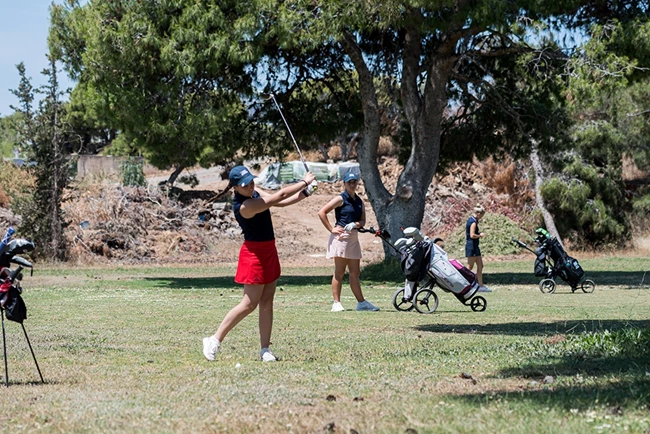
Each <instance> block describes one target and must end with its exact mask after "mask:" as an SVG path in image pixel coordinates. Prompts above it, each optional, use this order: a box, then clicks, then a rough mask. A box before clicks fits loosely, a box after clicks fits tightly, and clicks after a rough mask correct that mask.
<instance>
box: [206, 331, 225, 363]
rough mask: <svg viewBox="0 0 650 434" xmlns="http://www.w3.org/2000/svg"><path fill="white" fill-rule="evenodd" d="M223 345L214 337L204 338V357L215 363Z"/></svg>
mask: <svg viewBox="0 0 650 434" xmlns="http://www.w3.org/2000/svg"><path fill="white" fill-rule="evenodd" d="M219 345H221V343H220V342H219V341H218V340H217V338H215V337H214V336H210V337H208V338H203V355H204V356H205V358H206V359H208V360H209V361H211V362H213V361H214V358H215V357H216V356H217V353H218V352H219Z"/></svg>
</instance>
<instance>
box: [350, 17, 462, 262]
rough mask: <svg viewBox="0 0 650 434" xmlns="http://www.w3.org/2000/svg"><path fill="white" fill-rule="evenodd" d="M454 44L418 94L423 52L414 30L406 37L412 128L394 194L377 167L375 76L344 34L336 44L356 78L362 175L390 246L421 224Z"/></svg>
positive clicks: (404, 94) (406, 102)
mask: <svg viewBox="0 0 650 434" xmlns="http://www.w3.org/2000/svg"><path fill="white" fill-rule="evenodd" d="M456 41H457V39H453V38H450V39H449V40H447V41H446V43H445V44H443V46H442V47H440V48H439V49H438V53H439V56H438V57H432V58H430V59H429V60H430V63H429V66H428V68H427V71H426V73H427V80H426V82H425V84H424V93H423V94H422V90H421V87H420V82H419V77H420V74H421V64H420V61H421V54H422V50H421V39H420V35H419V33H418V32H417V31H416V30H414V29H413V30H411V31H408V32H407V34H406V38H405V49H404V59H403V70H402V80H401V98H402V103H403V106H404V113H405V116H406V119H407V122H408V123H409V125H410V128H411V136H412V144H411V154H410V156H409V159H408V161H407V162H406V164H405V165H404V169H403V170H402V173H401V174H400V176H399V178H398V181H397V187H396V190H395V193H394V194H391V193H390V192H389V191H388V190H387V189H386V187H385V186H384V183H383V181H382V179H381V176H380V173H379V169H378V167H377V148H378V146H379V136H380V130H381V124H380V116H379V104H378V101H377V93H376V90H375V87H374V81H373V80H374V77H373V76H372V74H371V73H370V71H369V69H368V67H367V65H366V63H365V61H364V59H363V56H362V53H361V50H360V48H359V46H358V45H357V44H356V39H355V38H354V36H353V35H352V34H349V33H347V34H345V35H344V37H343V39H342V41H341V45H342V46H343V49H344V50H345V52H346V53H347V54H348V56H349V57H350V59H351V60H352V63H353V64H354V66H355V69H356V70H357V73H358V74H359V90H360V93H361V101H362V105H363V114H364V134H363V140H362V141H361V142H360V143H359V145H358V151H357V157H358V160H359V166H360V168H361V174H362V177H363V181H364V185H365V188H366V191H367V192H368V198H369V199H370V203H371V205H372V208H373V210H374V212H375V216H376V217H377V222H378V224H379V227H380V228H381V229H385V230H388V231H389V233H390V235H391V241H392V242H394V241H395V240H397V239H398V238H399V237H401V235H402V228H407V227H409V226H414V227H417V228H419V227H420V225H421V224H422V219H423V217H424V206H425V200H426V193H427V190H428V188H429V185H430V184H431V180H432V179H433V176H434V174H435V172H436V168H437V166H438V160H439V155H440V135H441V121H442V116H443V112H444V109H445V107H446V105H447V95H446V84H447V82H448V78H449V74H450V73H451V68H452V66H453V64H454V62H455V59H454V56H452V55H450V53H451V52H453V49H454V47H455V42H456ZM441 59H444V60H441ZM384 252H385V253H386V257H387V258H388V257H389V255H394V254H395V252H394V251H393V250H392V249H390V248H389V247H388V246H384Z"/></svg>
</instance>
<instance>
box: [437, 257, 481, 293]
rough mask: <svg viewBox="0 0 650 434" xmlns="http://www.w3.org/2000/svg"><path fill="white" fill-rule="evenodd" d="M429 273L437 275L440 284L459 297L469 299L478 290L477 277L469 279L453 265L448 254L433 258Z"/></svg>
mask: <svg viewBox="0 0 650 434" xmlns="http://www.w3.org/2000/svg"><path fill="white" fill-rule="evenodd" d="M461 266H462V265H461ZM468 271H469V270H468ZM429 273H431V274H432V275H433V277H435V279H436V283H437V284H438V286H440V287H441V288H442V289H444V290H446V291H449V292H452V293H454V295H456V297H458V298H459V299H462V300H469V299H470V298H472V297H473V296H474V294H475V293H476V291H477V290H478V282H476V279H473V280H472V281H471V282H470V281H468V280H467V279H466V278H465V276H464V275H463V274H462V273H461V272H460V271H459V270H458V269H456V267H455V266H454V265H452V263H451V262H450V261H449V259H447V256H446V254H445V255H444V256H442V255H439V256H438V257H436V258H434V259H432V261H431V264H430V265H429ZM470 273H471V272H470ZM472 274H474V273H472Z"/></svg>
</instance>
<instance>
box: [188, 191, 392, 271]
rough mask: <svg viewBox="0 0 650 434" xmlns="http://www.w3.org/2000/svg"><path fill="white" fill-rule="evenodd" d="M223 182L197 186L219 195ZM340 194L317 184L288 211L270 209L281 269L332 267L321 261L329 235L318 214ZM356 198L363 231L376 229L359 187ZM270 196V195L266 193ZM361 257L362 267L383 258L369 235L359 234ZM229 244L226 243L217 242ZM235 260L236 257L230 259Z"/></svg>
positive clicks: (380, 248)
mask: <svg viewBox="0 0 650 434" xmlns="http://www.w3.org/2000/svg"><path fill="white" fill-rule="evenodd" d="M226 184H227V181H213V182H209V183H207V184H200V186H199V187H197V188H201V189H206V190H213V191H215V192H216V191H220V190H221V189H223V188H224V187H225V186H226ZM342 191H343V183H342V182H335V183H331V184H328V183H321V184H319V187H318V190H317V191H316V192H315V193H314V194H313V195H312V196H310V197H308V198H306V199H303V200H302V201H300V202H298V203H297V204H295V205H292V206H289V207H284V208H280V207H275V208H271V216H272V218H273V226H274V229H275V237H276V245H277V248H278V253H279V255H280V261H281V263H282V265H283V266H289V267H327V266H330V265H332V264H333V263H332V260H331V259H326V258H325V252H326V247H327V242H328V240H329V232H327V230H326V229H325V227H324V226H323V224H322V223H321V221H320V219H319V218H318V211H319V210H320V209H321V207H322V206H323V205H325V204H326V203H327V202H328V201H329V200H330V199H332V198H333V197H334V196H335V195H337V194H339V193H340V192H342ZM358 191H359V196H360V197H361V198H362V199H363V201H364V204H365V207H366V227H370V226H374V227H377V220H376V218H375V215H374V213H373V211H372V207H371V206H370V203H369V201H368V198H367V196H366V195H365V194H364V189H363V183H362V184H361V185H360V186H359V189H358ZM269 192H272V191H269ZM329 217H330V222H333V221H334V213H333V212H332V213H330V214H329ZM359 239H360V242H361V249H362V254H363V259H362V264H367V263H370V262H377V261H381V260H382V259H383V258H384V250H383V246H382V241H381V240H380V239H379V238H376V237H374V236H373V235H372V234H370V233H362V234H359ZM232 241H234V242H232V247H231V248H233V249H237V250H238V249H239V245H240V244H241V242H242V241H243V238H239V239H236V240H232ZM220 242H222V243H228V244H231V241H230V240H220ZM234 260H236V255H235V257H234Z"/></svg>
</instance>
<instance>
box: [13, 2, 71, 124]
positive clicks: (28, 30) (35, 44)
mask: <svg viewBox="0 0 650 434" xmlns="http://www.w3.org/2000/svg"><path fill="white" fill-rule="evenodd" d="M51 3H52V1H51V0H0V117H4V116H7V115H10V114H12V113H13V110H12V109H11V108H9V106H10V105H14V106H17V105H18V100H17V99H16V97H15V96H14V95H13V94H12V93H11V91H10V90H9V89H17V88H18V84H19V82H20V76H19V75H18V70H17V69H16V65H17V64H19V63H20V62H23V63H24V64H25V69H26V74H27V77H29V78H31V82H32V85H33V86H34V87H38V86H39V85H42V84H45V83H47V79H46V78H45V77H44V76H43V75H41V71H42V70H43V69H45V68H47V67H48V62H47V58H46V57H45V55H46V53H47V32H48V29H49V26H50V13H49V7H50V4H51ZM56 3H60V2H59V1H57V2H56ZM59 67H60V66H59ZM59 84H60V86H61V89H65V88H67V87H72V85H73V84H72V81H71V80H70V79H68V77H67V76H66V75H65V72H61V73H60V75H59Z"/></svg>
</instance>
